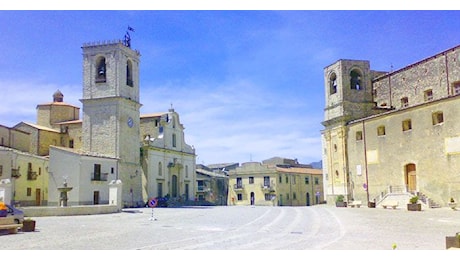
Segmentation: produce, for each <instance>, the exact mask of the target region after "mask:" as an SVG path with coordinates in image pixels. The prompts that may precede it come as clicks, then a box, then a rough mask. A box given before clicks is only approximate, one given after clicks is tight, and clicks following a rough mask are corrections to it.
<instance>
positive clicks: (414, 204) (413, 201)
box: [407, 196, 422, 211]
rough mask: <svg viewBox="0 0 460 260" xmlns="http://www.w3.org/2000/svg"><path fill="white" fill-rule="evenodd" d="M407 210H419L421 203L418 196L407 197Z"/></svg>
mask: <svg viewBox="0 0 460 260" xmlns="http://www.w3.org/2000/svg"><path fill="white" fill-rule="evenodd" d="M407 210H409V211H421V210H422V204H420V203H418V196H413V197H412V198H410V199H409V203H408V204H407Z"/></svg>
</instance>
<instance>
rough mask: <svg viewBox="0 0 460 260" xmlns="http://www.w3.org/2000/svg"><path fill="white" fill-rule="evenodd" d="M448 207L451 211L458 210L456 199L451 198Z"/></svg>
mask: <svg viewBox="0 0 460 260" xmlns="http://www.w3.org/2000/svg"><path fill="white" fill-rule="evenodd" d="M448 205H449V207H450V208H451V209H453V210H456V209H455V208H456V207H457V202H455V200H454V198H450V201H449V203H448Z"/></svg>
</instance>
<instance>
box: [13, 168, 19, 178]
mask: <svg viewBox="0 0 460 260" xmlns="http://www.w3.org/2000/svg"><path fill="white" fill-rule="evenodd" d="M11 177H13V178H19V177H21V174H20V173H19V169H11Z"/></svg>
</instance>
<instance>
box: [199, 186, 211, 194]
mask: <svg viewBox="0 0 460 260" xmlns="http://www.w3.org/2000/svg"><path fill="white" fill-rule="evenodd" d="M209 191H211V188H208V187H206V186H198V188H197V192H200V193H206V192H209Z"/></svg>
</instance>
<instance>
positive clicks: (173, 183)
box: [171, 175, 177, 198]
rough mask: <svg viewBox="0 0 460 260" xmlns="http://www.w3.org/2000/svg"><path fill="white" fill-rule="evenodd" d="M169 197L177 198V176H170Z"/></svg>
mask: <svg viewBox="0 0 460 260" xmlns="http://www.w3.org/2000/svg"><path fill="white" fill-rule="evenodd" d="M171 197H173V198H176V197H177V175H173V176H172V180H171Z"/></svg>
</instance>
